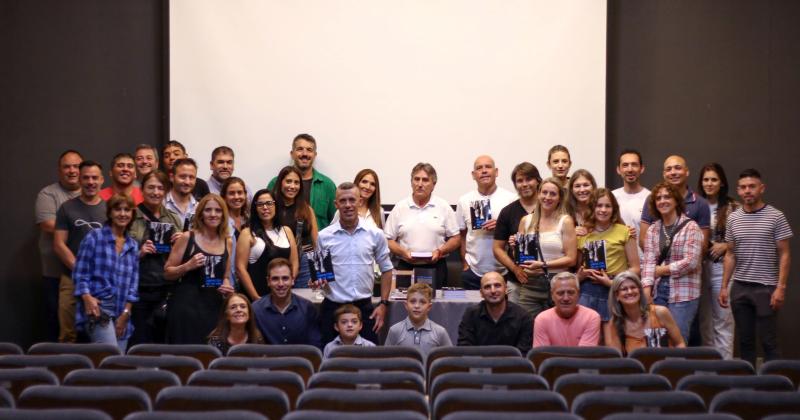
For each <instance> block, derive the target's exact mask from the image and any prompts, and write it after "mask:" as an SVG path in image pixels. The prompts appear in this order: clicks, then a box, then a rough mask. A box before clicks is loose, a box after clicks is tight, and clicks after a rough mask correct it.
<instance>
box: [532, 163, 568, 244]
mask: <svg viewBox="0 0 800 420" xmlns="http://www.w3.org/2000/svg"><path fill="white" fill-rule="evenodd" d="M545 184H553V185H555V186H556V188H557V189H558V207H556V211H555V214H556V216H561V215H562V214H566V212H565V211H564V201H565V200H564V196H565V195H566V190H564V188H563V187H562V186H561V182H560V181H559V180H558V178H556V177H552V176H551V177H549V178H546V179H545V180H543V181H542V183H541V184H540V185H539V191H540V192H541V191H542V188H544V186H545ZM541 215H542V202H541V201H539V200H536V209H535V210H534V211H533V213H532V214H529V215H527V216H525V217H524V218H523V219H522V220H527V221H528V222H527V223H526V224H525V233H533V232H539V221H540V220H541Z"/></svg>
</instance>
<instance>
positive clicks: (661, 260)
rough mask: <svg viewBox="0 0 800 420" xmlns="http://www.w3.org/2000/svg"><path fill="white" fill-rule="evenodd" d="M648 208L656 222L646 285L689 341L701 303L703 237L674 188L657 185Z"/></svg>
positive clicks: (649, 232) (649, 244) (649, 243)
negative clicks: (667, 310)
mask: <svg viewBox="0 0 800 420" xmlns="http://www.w3.org/2000/svg"><path fill="white" fill-rule="evenodd" d="M647 205H648V206H649V209H650V214H652V215H653V216H654V217H655V219H656V220H655V222H654V223H653V224H651V225H650V227H649V228H648V229H647V241H646V242H645V245H644V262H643V264H642V285H643V286H644V291H645V293H646V295H647V296H648V297H649V298H650V299H651V302H653V303H655V304H656V305H664V306H666V307H667V308H669V311H670V312H671V313H672V317H673V318H675V322H676V323H677V324H678V328H679V329H680V331H681V336H682V337H683V338H684V339H685V340H686V339H687V338H688V336H689V330H690V327H691V325H692V320H693V319H694V316H695V314H696V313H697V307H698V304H699V302H700V272H701V269H700V268H701V265H700V261H701V258H702V255H701V252H702V248H703V233H702V231H701V230H700V227H699V226H698V225H697V223H695V222H694V221H693V220H692V219H689V218H688V217H687V216H686V215H685V214H684V202H683V197H682V196H681V194H680V192H678V189H677V188H676V187H675V186H673V185H672V184H669V183H667V182H660V183H658V184H656V186H655V187H653V190H652V193H651V194H650V197H649V198H648V199H647ZM687 341H688V340H687Z"/></svg>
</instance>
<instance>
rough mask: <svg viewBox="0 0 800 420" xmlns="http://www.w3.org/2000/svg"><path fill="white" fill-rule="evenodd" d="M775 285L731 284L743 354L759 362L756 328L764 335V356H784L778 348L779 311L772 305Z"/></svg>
mask: <svg viewBox="0 0 800 420" xmlns="http://www.w3.org/2000/svg"><path fill="white" fill-rule="evenodd" d="M774 291H775V286H765V285H763V284H758V283H748V282H741V281H734V282H733V287H732V288H731V299H730V301H731V309H732V310H733V319H734V321H735V322H736V341H738V342H739V355H740V356H741V358H742V359H744V360H747V361H748V362H750V363H751V364H752V365H753V366H754V367H755V365H756V355H757V351H756V331H758V334H759V335H760V338H761V347H762V348H763V349H764V360H765V361H769V360H774V359H779V358H780V351H779V350H778V328H777V327H778V323H777V313H776V312H775V311H774V310H772V307H771V306H770V305H769V303H770V300H771V298H772V292H774Z"/></svg>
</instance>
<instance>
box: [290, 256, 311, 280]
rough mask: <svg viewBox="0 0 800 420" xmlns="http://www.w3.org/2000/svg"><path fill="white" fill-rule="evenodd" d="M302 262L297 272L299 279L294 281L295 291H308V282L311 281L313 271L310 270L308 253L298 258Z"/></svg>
mask: <svg viewBox="0 0 800 420" xmlns="http://www.w3.org/2000/svg"><path fill="white" fill-rule="evenodd" d="M298 257H299V258H298V259H299V260H300V267H299V270H297V278H296V279H294V288H295V289H308V281H309V280H311V270H309V269H308V258H306V253H305V252H301V253H300V255H299V256H298Z"/></svg>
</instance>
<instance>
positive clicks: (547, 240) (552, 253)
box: [526, 214, 569, 273]
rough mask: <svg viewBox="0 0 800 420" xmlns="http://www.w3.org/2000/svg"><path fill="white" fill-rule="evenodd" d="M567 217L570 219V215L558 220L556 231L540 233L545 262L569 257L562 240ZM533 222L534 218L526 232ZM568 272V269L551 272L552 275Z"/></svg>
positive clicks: (564, 215)
mask: <svg viewBox="0 0 800 420" xmlns="http://www.w3.org/2000/svg"><path fill="white" fill-rule="evenodd" d="M527 217H529V216H527ZM567 217H569V215H566V214H563V215H561V218H559V219H558V224H557V225H556V229H555V230H553V231H549V232H542V231H539V245H540V246H541V247H542V255H543V256H544V260H545V261H552V260H554V259H556V258H561V257H563V256H565V255H567V254H566V252H564V241H562V240H561V231H562V230H563V228H564V220H565V219H566V218H567ZM531 220H533V218H531V219H530V220H529V226H528V229H526V231H529V230H530V228H531V226H530V221H531ZM566 270H567V269H566V268H551V269H550V270H549V271H550V272H551V273H560V272H562V271H566Z"/></svg>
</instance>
